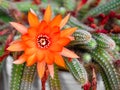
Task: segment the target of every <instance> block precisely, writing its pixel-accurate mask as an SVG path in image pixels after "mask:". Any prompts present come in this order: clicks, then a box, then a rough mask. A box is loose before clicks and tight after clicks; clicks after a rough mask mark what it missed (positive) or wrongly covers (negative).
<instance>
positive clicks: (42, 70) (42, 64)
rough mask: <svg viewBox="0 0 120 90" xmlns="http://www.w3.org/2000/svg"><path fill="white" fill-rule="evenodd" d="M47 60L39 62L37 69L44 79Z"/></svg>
mask: <svg viewBox="0 0 120 90" xmlns="http://www.w3.org/2000/svg"><path fill="white" fill-rule="evenodd" d="M45 65H46V64H45V62H44V61H43V62H38V63H37V71H38V75H39V77H40V78H41V79H42V77H43V75H44V73H45Z"/></svg>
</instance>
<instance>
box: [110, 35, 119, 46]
mask: <svg viewBox="0 0 120 90" xmlns="http://www.w3.org/2000/svg"><path fill="white" fill-rule="evenodd" d="M111 38H112V39H113V40H114V41H115V43H116V44H117V45H118V46H120V34H111Z"/></svg>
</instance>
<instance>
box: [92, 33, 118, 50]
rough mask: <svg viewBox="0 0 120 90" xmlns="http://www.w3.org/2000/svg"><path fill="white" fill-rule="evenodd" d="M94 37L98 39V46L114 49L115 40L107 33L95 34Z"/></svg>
mask: <svg viewBox="0 0 120 90" xmlns="http://www.w3.org/2000/svg"><path fill="white" fill-rule="evenodd" d="M93 37H94V38H95V39H96V41H97V44H98V46H99V47H101V48H105V49H112V50H113V49H114V48H115V46H116V44H115V42H114V40H113V39H112V38H111V37H109V36H107V35H106V34H103V33H99V34H94V35H93Z"/></svg>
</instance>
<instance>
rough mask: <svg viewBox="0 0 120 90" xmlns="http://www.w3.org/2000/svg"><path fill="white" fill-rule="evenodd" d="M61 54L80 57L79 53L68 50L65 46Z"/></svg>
mask: <svg viewBox="0 0 120 90" xmlns="http://www.w3.org/2000/svg"><path fill="white" fill-rule="evenodd" d="M61 55H63V56H65V57H69V58H79V56H78V55H76V54H75V53H74V52H72V51H70V50H68V49H67V48H63V50H62V52H61Z"/></svg>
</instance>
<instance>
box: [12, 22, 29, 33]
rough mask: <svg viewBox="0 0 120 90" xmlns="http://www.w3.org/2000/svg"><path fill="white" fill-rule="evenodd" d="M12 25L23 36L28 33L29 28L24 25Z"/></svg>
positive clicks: (13, 23)
mask: <svg viewBox="0 0 120 90" xmlns="http://www.w3.org/2000/svg"><path fill="white" fill-rule="evenodd" d="M10 24H11V25H12V26H13V27H14V28H15V29H16V30H18V31H19V32H20V33H22V34H26V33H27V28H26V27H25V26H23V25H22V24H19V23H16V22H10Z"/></svg>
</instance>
